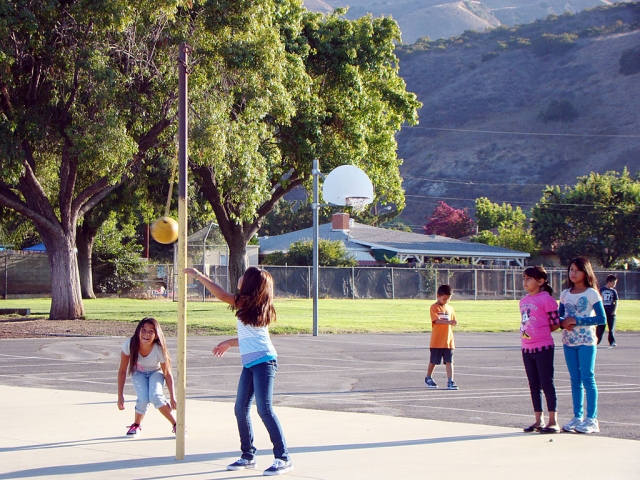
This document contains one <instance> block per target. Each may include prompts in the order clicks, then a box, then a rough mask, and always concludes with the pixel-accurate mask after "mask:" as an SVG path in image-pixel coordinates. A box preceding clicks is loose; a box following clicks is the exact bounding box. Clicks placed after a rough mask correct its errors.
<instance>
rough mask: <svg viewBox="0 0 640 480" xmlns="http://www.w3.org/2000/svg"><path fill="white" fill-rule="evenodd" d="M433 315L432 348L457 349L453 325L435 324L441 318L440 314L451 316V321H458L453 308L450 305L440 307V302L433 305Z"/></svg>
mask: <svg viewBox="0 0 640 480" xmlns="http://www.w3.org/2000/svg"><path fill="white" fill-rule="evenodd" d="M429 313H430V314H431V344H430V347H431V348H451V349H454V348H456V345H455V343H454V342H453V328H451V327H452V326H453V325H443V324H437V323H435V321H436V320H438V319H439V318H440V317H439V316H438V314H439V313H447V314H449V318H450V320H457V319H456V313H455V312H454V311H453V307H452V306H451V305H449V304H448V303H447V304H446V305H440V304H439V303H438V302H436V303H434V304H433V305H431V309H430V310H429Z"/></svg>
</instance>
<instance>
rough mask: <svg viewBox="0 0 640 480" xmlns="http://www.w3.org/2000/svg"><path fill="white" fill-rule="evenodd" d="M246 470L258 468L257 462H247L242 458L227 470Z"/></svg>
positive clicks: (228, 466)
mask: <svg viewBox="0 0 640 480" xmlns="http://www.w3.org/2000/svg"><path fill="white" fill-rule="evenodd" d="M245 468H256V460H255V459H254V460H247V459H246V458H242V457H240V458H239V459H238V460H236V461H235V462H233V463H232V464H231V465H227V470H242V469H245Z"/></svg>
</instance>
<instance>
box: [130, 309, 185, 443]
mask: <svg viewBox="0 0 640 480" xmlns="http://www.w3.org/2000/svg"><path fill="white" fill-rule="evenodd" d="M127 372H129V374H130V375H131V383H132V384H133V388H134V389H135V391H136V396H137V397H138V399H137V401H136V407H135V419H134V422H133V424H132V425H131V426H129V427H128V430H127V438H137V437H138V436H140V433H141V431H142V427H141V426H140V425H141V423H142V419H143V418H144V416H145V414H146V413H147V409H148V408H149V404H150V403H152V404H153V406H154V407H156V408H157V409H158V411H159V412H160V413H161V414H162V415H163V416H164V417H165V418H166V419H167V420H169V422H171V424H172V425H173V433H174V434H175V433H176V420H175V418H174V417H173V413H171V410H175V408H176V397H175V394H174V391H173V375H172V373H171V359H170V357H169V351H168V350H167V343H166V342H165V340H164V334H163V333H162V328H160V324H159V323H158V321H157V320H156V319H155V318H151V317H147V318H143V319H142V320H140V323H138V326H137V327H136V331H135V333H134V334H133V336H132V337H131V338H128V339H127V340H126V341H125V342H124V344H123V345H122V352H121V354H120V368H119V369H118V408H119V409H120V410H124V383H125V381H126V378H127ZM165 382H166V383H167V390H169V398H170V400H169V401H168V402H167V400H166V398H165V396H164V393H163V391H162V390H163V387H164V384H165Z"/></svg>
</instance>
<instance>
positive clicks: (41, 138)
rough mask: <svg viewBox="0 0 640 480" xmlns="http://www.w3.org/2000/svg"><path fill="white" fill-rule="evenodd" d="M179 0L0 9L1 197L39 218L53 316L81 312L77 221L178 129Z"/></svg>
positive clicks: (19, 0)
mask: <svg viewBox="0 0 640 480" xmlns="http://www.w3.org/2000/svg"><path fill="white" fill-rule="evenodd" d="M178 3H179V1H178V0H174V1H172V0H164V1H155V2H148V1H142V2H135V3H134V2H130V1H126V0H109V1H104V2H94V1H92V0H65V1H61V0H49V1H44V0H42V1H24V0H11V1H6V2H4V3H3V4H2V10H1V17H0V156H1V157H2V163H1V164H0V170H1V171H0V174H1V176H0V204H2V205H4V206H5V207H7V208H10V209H12V210H14V211H15V212H17V213H19V214H20V215H23V216H24V217H26V218H28V219H29V220H31V222H33V224H34V225H35V228H36V229H37V230H38V233H39V235H40V237H41V238H42V241H43V242H44V244H45V246H46V248H47V254H48V256H49V263H50V265H51V272H52V277H53V279H54V282H53V289H52V302H51V311H50V318H52V319H64V318H72V319H73V318H81V317H82V316H83V314H84V307H83V304H82V299H81V292H80V283H79V274H78V264H77V258H76V254H75V249H76V228H77V225H78V222H79V220H80V219H81V218H82V217H83V215H84V214H85V213H86V212H87V211H89V210H90V209H91V208H93V207H95V206H96V205H97V204H98V203H99V202H100V201H101V200H102V199H104V198H105V197H106V196H107V195H108V194H109V193H111V192H112V191H113V190H114V189H115V188H116V187H117V186H118V185H119V184H120V183H121V182H123V181H124V180H126V179H127V177H128V176H130V175H132V171H133V169H134V168H135V165H137V164H138V163H139V162H142V161H144V159H145V156H146V155H147V152H149V150H150V149H152V148H154V146H155V145H156V143H157V141H158V138H159V137H160V136H161V135H162V133H163V131H164V130H165V129H166V128H167V127H168V126H169V125H170V124H171V116H172V115H173V113H172V106H173V104H174V100H175V83H176V82H175V74H172V72H171V71H170V67H168V66H167V65H169V64H170V60H173V59H172V57H171V56H174V55H175V48H172V45H171V42H172V40H171V37H169V32H168V29H167V25H168V24H169V22H170V21H171V19H172V18H174V15H175V12H176V7H177V6H178ZM169 52H171V53H169ZM173 63H175V61H173ZM174 70H175V69H174ZM172 79H173V80H172Z"/></svg>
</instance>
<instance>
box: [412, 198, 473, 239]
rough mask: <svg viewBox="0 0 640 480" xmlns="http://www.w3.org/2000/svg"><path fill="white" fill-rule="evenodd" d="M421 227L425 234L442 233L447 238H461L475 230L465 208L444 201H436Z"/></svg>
mask: <svg viewBox="0 0 640 480" xmlns="http://www.w3.org/2000/svg"><path fill="white" fill-rule="evenodd" d="M425 218H428V220H429V221H428V222H427V224H426V225H424V226H423V227H422V228H423V230H424V233H425V234H426V235H442V236H445V237H449V238H461V237H466V236H467V235H471V234H473V233H474V232H475V224H474V222H473V219H472V218H471V217H470V216H469V212H468V211H467V209H466V208H465V209H464V210H463V209H460V208H453V207H451V206H449V205H447V204H446V203H445V202H442V201H440V202H438V205H436V208H434V210H433V213H432V214H431V217H425Z"/></svg>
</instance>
